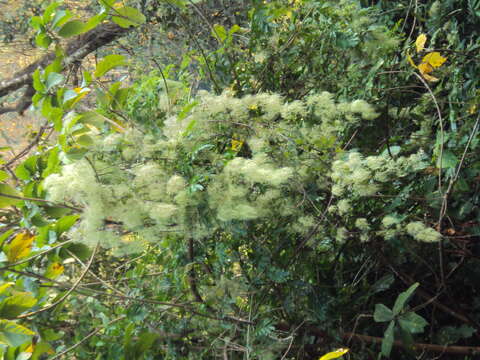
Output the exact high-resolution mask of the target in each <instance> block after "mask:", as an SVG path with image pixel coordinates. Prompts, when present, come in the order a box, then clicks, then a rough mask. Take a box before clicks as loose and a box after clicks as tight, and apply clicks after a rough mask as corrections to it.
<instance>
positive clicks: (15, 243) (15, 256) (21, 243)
mask: <svg viewBox="0 0 480 360" xmlns="http://www.w3.org/2000/svg"><path fill="white" fill-rule="evenodd" d="M34 239H35V236H34V235H32V234H30V233H29V232H23V233H20V234H17V236H15V238H14V239H13V240H12V242H11V243H10V244H9V245H8V247H6V249H5V254H6V255H7V258H8V261H9V262H15V261H17V260H20V259H22V258H24V257H26V256H28V254H30V251H31V250H32V243H33V240H34Z"/></svg>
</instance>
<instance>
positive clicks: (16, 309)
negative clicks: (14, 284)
mask: <svg viewBox="0 0 480 360" xmlns="http://www.w3.org/2000/svg"><path fill="white" fill-rule="evenodd" d="M36 303H37V299H35V297H34V296H33V295H32V294H31V293H29V292H16V293H14V294H13V295H12V296H9V297H8V298H6V299H5V300H4V301H3V302H2V303H1V304H0V318H3V319H14V318H15V317H16V316H18V315H20V314H21V313H23V312H24V311H26V310H28V309H30V308H31V307H32V306H35V304H36Z"/></svg>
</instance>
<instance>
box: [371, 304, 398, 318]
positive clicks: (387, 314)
mask: <svg viewBox="0 0 480 360" xmlns="http://www.w3.org/2000/svg"><path fill="white" fill-rule="evenodd" d="M393 317H394V315H393V312H392V310H390V309H389V308H388V307H386V306H385V305H383V304H376V305H375V312H374V313H373V320H375V321H376V322H386V321H390V320H392V319H393Z"/></svg>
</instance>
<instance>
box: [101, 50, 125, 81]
mask: <svg viewBox="0 0 480 360" xmlns="http://www.w3.org/2000/svg"><path fill="white" fill-rule="evenodd" d="M123 65H126V61H125V57H124V56H122V55H117V54H113V55H107V56H105V57H104V58H103V59H102V60H101V61H100V62H99V63H98V64H97V68H96V69H95V73H94V75H95V77H97V78H98V77H100V76H103V75H104V74H105V73H106V72H107V71H110V70H111V69H113V68H114V67H117V66H123Z"/></svg>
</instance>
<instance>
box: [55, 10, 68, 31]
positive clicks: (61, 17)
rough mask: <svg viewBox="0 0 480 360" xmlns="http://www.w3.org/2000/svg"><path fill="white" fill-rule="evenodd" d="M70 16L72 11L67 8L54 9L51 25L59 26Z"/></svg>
mask: <svg viewBox="0 0 480 360" xmlns="http://www.w3.org/2000/svg"><path fill="white" fill-rule="evenodd" d="M71 18H72V13H71V12H70V11H68V10H59V11H56V12H55V16H54V18H53V20H52V27H54V28H60V27H62V26H63V25H64V24H65V23H66V22H67V21H68V20H70V19H71Z"/></svg>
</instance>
